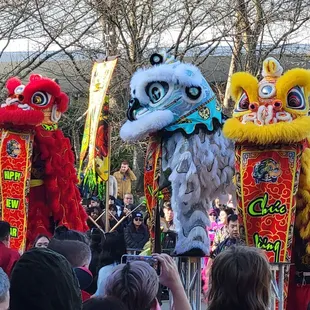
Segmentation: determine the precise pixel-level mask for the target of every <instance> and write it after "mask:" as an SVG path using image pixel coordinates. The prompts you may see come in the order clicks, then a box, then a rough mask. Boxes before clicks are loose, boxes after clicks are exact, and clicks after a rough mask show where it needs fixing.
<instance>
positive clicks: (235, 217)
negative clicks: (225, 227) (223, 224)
mask: <svg viewBox="0 0 310 310" xmlns="http://www.w3.org/2000/svg"><path fill="white" fill-rule="evenodd" d="M237 221H238V215H237V214H230V215H228V217H227V224H229V223H230V222H237Z"/></svg>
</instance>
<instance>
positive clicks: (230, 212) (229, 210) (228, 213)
mask: <svg viewBox="0 0 310 310" xmlns="http://www.w3.org/2000/svg"><path fill="white" fill-rule="evenodd" d="M221 211H224V212H225V213H226V214H227V216H229V215H233V214H235V211H234V210H233V209H232V208H228V207H224V208H220V212H221Z"/></svg>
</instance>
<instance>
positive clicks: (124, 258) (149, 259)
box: [121, 254, 159, 271]
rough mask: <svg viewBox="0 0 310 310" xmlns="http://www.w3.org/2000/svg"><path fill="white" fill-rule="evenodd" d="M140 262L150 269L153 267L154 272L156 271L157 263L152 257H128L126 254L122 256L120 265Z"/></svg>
mask: <svg viewBox="0 0 310 310" xmlns="http://www.w3.org/2000/svg"><path fill="white" fill-rule="evenodd" d="M134 261H141V262H146V263H148V264H149V265H150V266H151V267H153V268H154V269H155V270H156V271H158V269H159V268H158V267H159V266H158V261H157V259H155V258H154V257H152V256H141V255H130V254H126V255H123V256H122V260H121V263H122V264H126V263H128V262H134Z"/></svg>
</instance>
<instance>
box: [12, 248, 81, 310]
mask: <svg viewBox="0 0 310 310" xmlns="http://www.w3.org/2000/svg"><path fill="white" fill-rule="evenodd" d="M10 295H11V296H10V309H11V310H20V309H36V310H81V309H82V299H81V291H80V288H79V283H78V280H77V278H76V275H75V273H74V271H73V269H72V267H71V266H70V264H69V262H68V261H67V260H66V259H65V258H64V257H63V256H62V255H59V254H57V253H55V252H53V251H51V250H49V249H44V248H34V249H31V250H29V251H27V252H25V253H24V254H23V255H22V257H21V258H20V259H19V261H17V263H16V264H15V266H14V269H13V272H12V275H11V289H10Z"/></svg>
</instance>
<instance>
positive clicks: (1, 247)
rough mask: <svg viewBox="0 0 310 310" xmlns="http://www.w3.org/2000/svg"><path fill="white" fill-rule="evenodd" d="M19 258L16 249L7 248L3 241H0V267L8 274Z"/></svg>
mask: <svg viewBox="0 0 310 310" xmlns="http://www.w3.org/2000/svg"><path fill="white" fill-rule="evenodd" d="M19 258H20V255H19V253H18V252H17V251H16V250H13V249H9V248H8V247H6V246H5V244H4V243H3V242H0V267H1V268H2V269H3V270H4V272H5V273H6V274H7V275H8V276H10V274H11V271H12V269H13V267H14V265H15V263H16V262H17V261H18V260H19Z"/></svg>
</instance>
